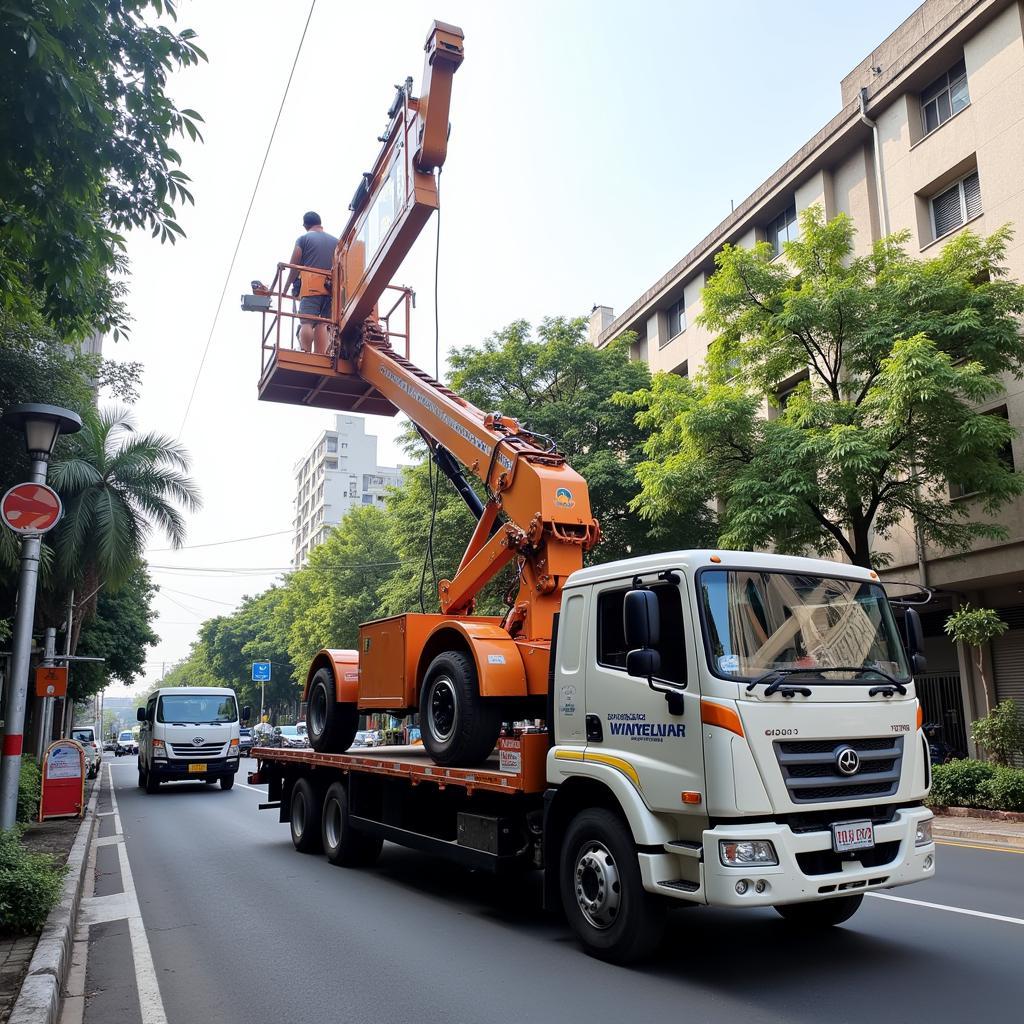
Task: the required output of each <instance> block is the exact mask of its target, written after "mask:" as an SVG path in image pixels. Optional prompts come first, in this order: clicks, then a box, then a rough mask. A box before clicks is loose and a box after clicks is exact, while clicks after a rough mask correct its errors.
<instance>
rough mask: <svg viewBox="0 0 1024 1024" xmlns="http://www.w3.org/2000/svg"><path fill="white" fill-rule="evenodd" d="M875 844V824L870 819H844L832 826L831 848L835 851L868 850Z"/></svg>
mask: <svg viewBox="0 0 1024 1024" xmlns="http://www.w3.org/2000/svg"><path fill="white" fill-rule="evenodd" d="M874 845H875V826H874V825H873V824H872V823H871V822H870V821H844V822H843V823H842V824H841V825H833V826H832V849H833V850H835V852H836V853H848V852H849V851H850V850H870V849H871V848H872V847H873V846H874Z"/></svg>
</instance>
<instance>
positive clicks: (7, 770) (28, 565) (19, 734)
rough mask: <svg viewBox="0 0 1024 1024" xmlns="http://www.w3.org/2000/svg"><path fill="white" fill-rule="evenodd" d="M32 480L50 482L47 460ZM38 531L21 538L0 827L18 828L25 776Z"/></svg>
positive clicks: (0, 764)
mask: <svg viewBox="0 0 1024 1024" xmlns="http://www.w3.org/2000/svg"><path fill="white" fill-rule="evenodd" d="M30 479H31V482H32V483H34V484H45V483H46V461H45V460H42V459H33V460H32V473H31V477H30ZM41 543H42V539H41V538H40V536H39V535H38V534H36V535H34V536H28V537H23V538H22V541H21V572H20V575H19V578H18V610H17V612H16V613H15V616H14V638H13V644H12V647H11V689H10V695H9V697H8V699H7V717H6V720H5V722H4V741H3V750H2V755H3V756H2V760H0V830H4V829H9V828H13V827H14V823H15V821H16V819H17V814H18V781H19V779H20V777H21V751H22V746H23V744H24V739H25V737H24V735H23V729H24V727H25V702H26V694H27V692H28V668H29V660H30V659H31V657H32V623H33V620H34V619H35V613H36V585H37V584H38V582H39V548H40V545H41Z"/></svg>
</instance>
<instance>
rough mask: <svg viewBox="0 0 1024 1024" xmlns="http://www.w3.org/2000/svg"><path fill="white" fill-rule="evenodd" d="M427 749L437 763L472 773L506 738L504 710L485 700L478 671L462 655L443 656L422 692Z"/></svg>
mask: <svg viewBox="0 0 1024 1024" xmlns="http://www.w3.org/2000/svg"><path fill="white" fill-rule="evenodd" d="M420 729H421V730H422V735H423V745H424V746H425V747H426V748H427V752H428V753H429V754H430V756H431V757H432V758H433V759H434V761H435V763H437V764H440V765H446V766H448V767H453V768H454V767H463V768H472V767H474V766H475V765H478V764H480V763H481V762H482V761H485V760H487V758H488V757H489V756H490V753H491V751H492V750H494V744H495V743H497V742H498V733H499V732H501V708H500V706H499V705H498V704H497V703H495V702H494V701H491V700H488V699H487V698H485V697H481V696H480V688H479V686H478V683H477V677H476V666H475V665H474V664H473V659H472V658H471V657H470V656H469V655H468V654H464V653H462V652H461V651H445V652H444V653H443V654H439V655H438V656H437V657H436V658H435V659H434V660H433V661H432V662H431V663H430V667H429V668H428V669H427V674H426V676H425V677H424V679H423V689H422V690H421V691H420Z"/></svg>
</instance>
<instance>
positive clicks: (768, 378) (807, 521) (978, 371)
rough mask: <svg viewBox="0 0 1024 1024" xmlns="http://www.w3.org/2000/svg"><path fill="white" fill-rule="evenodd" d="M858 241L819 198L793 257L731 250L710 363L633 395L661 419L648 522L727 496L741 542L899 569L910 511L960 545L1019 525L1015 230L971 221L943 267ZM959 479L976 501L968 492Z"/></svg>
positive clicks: (899, 239)
mask: <svg viewBox="0 0 1024 1024" xmlns="http://www.w3.org/2000/svg"><path fill="white" fill-rule="evenodd" d="M853 234H854V229H853V226H852V224H851V222H850V220H849V219H848V218H847V217H846V216H845V215H839V216H838V217H836V218H835V219H833V220H832V221H829V222H827V223H826V221H825V220H824V218H823V215H822V213H821V210H820V208H817V207H812V208H811V209H810V210H806V211H804V213H803V214H802V216H801V236H800V239H799V240H798V241H794V242H788V243H786V244H785V258H784V259H781V260H780V259H775V258H774V256H775V254H774V252H773V250H772V249H771V247H770V246H769V245H767V244H766V243H759V244H758V245H755V246H754V247H753V248H751V249H743V248H737V247H733V246H726V247H725V248H724V249H723V250H722V252H720V253H719V254H718V256H717V257H716V263H717V267H718V269H717V271H716V272H715V274H714V275H713V276H712V277H711V279H710V280H709V282H708V284H707V286H706V287H705V289H704V296H703V298H704V312H703V314H702V316H701V322H702V323H703V324H704V326H706V327H708V328H709V329H710V330H712V331H714V332H715V333H716V334H717V339H716V341H715V342H714V343H713V344H712V346H711V349H710V351H709V353H708V359H707V363H706V365H705V367H704V368H702V371H701V373H700V374H699V375H697V376H696V377H695V378H694V379H692V380H686V379H683V378H679V377H675V376H673V375H669V374H658V375H656V376H655V378H654V380H653V382H652V384H651V386H650V387H649V388H643V389H640V390H637V391H634V392H633V393H632V394H631V395H628V396H624V397H623V398H622V399H621V401H623V402H624V403H625V405H626V406H627V407H629V408H632V409H634V410H636V412H637V423H638V425H639V426H640V427H641V428H642V429H644V430H647V431H649V432H650V438H649V439H648V441H647V442H646V445H645V453H646V460H645V461H644V462H643V463H642V464H641V465H640V467H639V471H638V472H639V479H640V481H641V483H642V491H641V493H640V495H639V496H638V497H637V498H636V499H635V500H634V501H633V504H632V507H633V509H634V510H635V511H636V512H638V513H639V515H640V516H642V517H643V518H645V519H647V520H650V521H653V522H658V521H659V520H660V519H661V517H663V516H665V515H667V514H670V513H671V514H675V513H677V511H678V509H679V508H680V507H685V506H692V505H693V504H695V503H697V504H701V503H705V502H708V501H712V500H714V501H717V502H718V503H719V505H720V507H721V509H722V530H721V536H720V543H721V544H722V545H723V546H726V547H733V548H741V549H749V548H758V547H768V546H771V547H774V548H775V549H776V550H778V551H782V552H792V553H799V552H804V551H813V552H816V553H818V554H821V555H834V554H835V553H836V552H837V551H841V552H842V553H843V554H844V555H845V556H846V557H847V558H849V559H850V561H852V562H854V563H855V564H858V565H863V566H871V565H872V564H874V565H875V566H878V565H880V564H884V555H882V554H881V553H880V552H878V551H877V550H872V538H873V536H876V537H877V536H881V537H887V536H889V535H890V534H891V532H892V531H893V529H894V527H896V525H897V524H898V523H900V522H902V521H903V520H904V519H905V517H907V516H911V517H913V519H914V520H915V521H916V523H917V525H918V527H919V528H920V530H921V533H922V535H923V537H924V538H925V539H926V540H927V541H929V542H931V543H933V544H935V545H937V546H938V547H941V548H944V549H946V550H950V551H954V552H959V551H962V550H964V549H966V548H967V547H968V546H969V545H971V544H973V543H975V542H977V541H979V540H983V539H989V538H1001V537H1003V536H1004V535H1005V531H1004V530H1003V528H1002V527H1001V526H1000V525H998V524H997V523H995V522H993V521H992V520H991V518H987V517H991V516H993V515H995V513H996V512H997V511H998V510H999V509H1000V508H1001V507H1002V506H1003V505H1004V504H1005V503H1006V502H1007V501H1009V500H1010V499H1012V498H1014V497H1016V496H1017V495H1019V494H1021V493H1022V492H1024V479H1022V478H1021V477H1020V476H1019V475H1017V474H1015V473H1014V472H1013V471H1012V467H1010V466H1008V465H1007V464H1006V462H1005V460H1004V457H1003V452H1004V451H1005V447H1006V446H1007V445H1008V444H1009V442H1010V440H1011V439H1012V438H1013V437H1014V436H1015V433H1016V431H1015V429H1014V428H1013V427H1012V426H1011V425H1010V424H1009V423H1008V422H1007V420H1006V419H1005V418H1002V417H999V416H991V415H985V414H984V413H983V412H980V411H979V407H980V406H984V404H985V403H986V402H990V401H991V400H992V399H993V398H995V396H997V395H998V394H999V393H1000V390H1001V382H1000V378H1001V376H1005V375H1007V374H1009V375H1013V376H1015V377H1020V376H1021V375H1022V361H1024V346H1022V343H1021V339H1020V336H1019V333H1018V330H1019V321H1018V317H1019V316H1020V315H1021V313H1024V286H1021V285H1019V284H1017V283H1015V282H1012V281H1010V280H1008V279H1007V272H1006V266H1005V256H1006V248H1007V243H1008V241H1009V239H1010V232H1009V231H1008V230H1007V229H1005V228H1004V229H1002V230H1000V231H997V232H996V233H995V234H993V235H991V236H990V237H988V238H980V237H978V236H976V235H973V234H971V233H970V232H964V233H962V234H961V235H959V236H958V237H956V238H954V239H952V240H951V241H950V242H948V243H947V244H946V246H945V247H944V248H943V250H942V252H941V253H939V254H938V255H937V256H935V257H933V258H931V259H927V260H915V259H913V258H911V257H910V256H909V255H908V254H907V252H906V248H905V246H906V242H907V239H908V236H907V235H906V234H905V233H904V234H898V235H894V236H891V237H889V238H886V239H883V240H881V241H879V242H878V243H876V244H875V245H874V246H873V248H872V251H871V253H870V254H869V255H868V256H865V257H855V256H854V253H853ZM794 383H795V389H793V390H792V391H790V392H789V394H788V396H787V400H786V401H784V402H783V401H780V399H779V395H780V392H782V391H784V390H788V389H789V388H790V387H792V386H793V385H794ZM766 406H767V407H768V415H764V411H765V407H766ZM951 481H954V482H958V483H961V484H962V485H963V486H964V487H965V488H966V489H967V490H968V491H970V492H972V493H973V500H971V501H959V502H951V501H950V500H949V484H950V482H951Z"/></svg>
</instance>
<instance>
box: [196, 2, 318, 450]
mask: <svg viewBox="0 0 1024 1024" xmlns="http://www.w3.org/2000/svg"><path fill="white" fill-rule="evenodd" d="M315 7H316V0H313V2H312V3H311V4H310V5H309V14H307V15H306V24H305V26H303V29H302V36H301V38H300V39H299V46H298V49H296V51H295V59H294V60H293V61H292V69H291V71H289V72H288V81H287V82H286V83H285V87H284V93H283V94H282V96H281V104H280V106H279V107H278V108H277V117H275V118H274V127H273V128H272V129H271V130H270V138H269V139H268V140H267V148H266V151H265V152H264V154H263V163H261V164H260V172H259V174H257V175H256V184H255V185H254V186H253V190H252V195H251V196H250V197H249V206H248V208H247V209H246V211H245V218H244V219H243V220H242V230H241V231H239V232H238V241H237V242H235V251H234V252H233V253H232V254H231V263H230V264H228V272H227V273H226V274H225V275H224V287H223V288H221V290H220V298H219V299H218V300H217V310H216V312H215V313H214V314H213V323H211V324H210V333H209V335H208V336H207V338H206V345H205V347H204V348H203V356H202V358H201V359H200V360H199V369H198V370H196V375H195V379H194V380H193V381H192V390H191V391H190V392H189V396H188V402H187V403H186V405H185V414H184V415H183V416H182V417H181V425H180V426H179V427H178V437H179V438H180V437H181V435H182V432H183V431H184V429H185V423H186V421H187V420H188V414H189V413H190V412H191V411H192V399H194V398H195V397H196V388H197V387H198V385H199V377H200V375H201V374H202V372H203V367H204V366H205V365H206V357H207V355H209V352H210V342H212V341H213V332H214V331H215V330H216V328H217V321H218V320H219V319H220V311H221V308H222V307H223V305H224V296H225V295H227V291H228V284H230V282H231V274H232V273H233V271H234V269H235V260H236V259H238V250H239V249H240V248H241V246H242V236H243V235H244V234H245V229H246V227H248V225H249V215H250V214H251V213H252V207H253V203H255V201H256V193H257V192H258V191H259V188H260V182H261V181H262V180H263V171H264V168H266V166H267V158H268V157H269V156H270V147H271V146H273V144H274V136H275V135H276V134H277V126H278V124H279V123H280V121H281V113H282V112H283V110H284V104H285V101H286V100H287V99H288V90H289V89H290V88H291V85H292V78H293V77H294V75H295V68H296V67H297V66H298V63H299V54H301V53H302V44H303V43H304V42H305V41H306V32H307V31H308V30H309V23H310V21H311V20H312V18H313V9H314V8H315Z"/></svg>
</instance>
